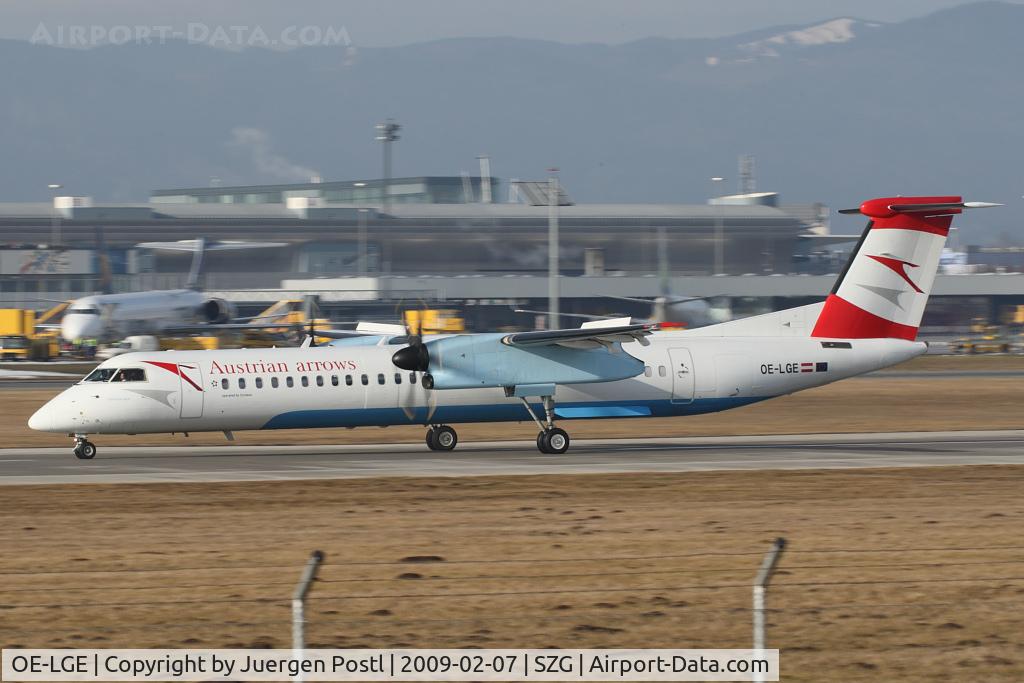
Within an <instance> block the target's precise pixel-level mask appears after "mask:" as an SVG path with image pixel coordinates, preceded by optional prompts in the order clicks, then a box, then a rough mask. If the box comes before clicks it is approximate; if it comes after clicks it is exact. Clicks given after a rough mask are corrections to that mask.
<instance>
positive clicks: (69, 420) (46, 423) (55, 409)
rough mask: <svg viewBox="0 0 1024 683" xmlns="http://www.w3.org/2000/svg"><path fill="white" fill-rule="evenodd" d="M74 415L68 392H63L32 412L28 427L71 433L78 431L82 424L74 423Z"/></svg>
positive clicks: (43, 430)
mask: <svg viewBox="0 0 1024 683" xmlns="http://www.w3.org/2000/svg"><path fill="white" fill-rule="evenodd" d="M69 391H70V390H69ZM76 416H77V411H76V410H75V406H74V405H73V402H72V401H71V399H70V397H69V396H68V392H64V393H62V394H60V395H59V396H55V397H54V398H52V399H50V400H49V401H48V402H47V403H46V404H45V405H43V407H41V408H40V409H39V410H37V411H36V412H35V413H33V414H32V417H30V418H29V419H28V427H29V429H34V430H36V431H37V432H54V433H57V434H71V433H73V432H77V431H80V429H81V426H82V425H80V424H76V419H75V418H76Z"/></svg>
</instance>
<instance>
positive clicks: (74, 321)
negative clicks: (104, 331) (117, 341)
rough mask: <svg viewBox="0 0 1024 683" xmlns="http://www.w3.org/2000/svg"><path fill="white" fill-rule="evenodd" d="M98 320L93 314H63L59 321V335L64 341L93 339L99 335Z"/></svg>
mask: <svg viewBox="0 0 1024 683" xmlns="http://www.w3.org/2000/svg"><path fill="white" fill-rule="evenodd" d="M100 328H101V324H100V320H99V318H98V317H97V316H94V315H79V314H75V313H72V314H71V315H65V316H64V319H63V320H61V323H60V336H61V337H63V338H64V341H67V342H74V341H76V340H79V339H95V338H97V337H99V336H100Z"/></svg>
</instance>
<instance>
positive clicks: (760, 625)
mask: <svg viewBox="0 0 1024 683" xmlns="http://www.w3.org/2000/svg"><path fill="white" fill-rule="evenodd" d="M785 547H786V539H784V538H782V537H781V536H780V537H779V538H776V539H775V543H773V544H772V549H771V550H769V551H768V554H767V555H765V556H764V560H763V561H762V562H761V568H760V569H759V570H758V571H757V576H756V577H754V655H755V656H756V657H761V656H763V655H764V594H765V591H766V590H767V588H768V583H769V582H770V581H771V580H772V574H773V573H774V572H775V567H776V566H777V565H778V564H779V558H780V557H781V556H782V551H783V550H784V549H785ZM754 681H755V683H762V682H763V681H764V677H763V675H762V674H761V673H760V672H757V673H755V675H754Z"/></svg>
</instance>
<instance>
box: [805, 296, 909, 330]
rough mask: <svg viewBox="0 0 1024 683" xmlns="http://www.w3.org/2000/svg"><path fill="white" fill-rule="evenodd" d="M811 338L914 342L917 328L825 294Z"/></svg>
mask: <svg viewBox="0 0 1024 683" xmlns="http://www.w3.org/2000/svg"><path fill="white" fill-rule="evenodd" d="M811 336H812V337H825V338H828V339H906V340H908V341H914V340H915V339H917V328H916V327H911V326H910V325H902V324H900V323H896V322H893V321H891V320H886V319H885V318H882V317H879V316H877V315H875V314H874V313H869V312H868V311H865V310H864V309H863V308H858V307H857V306H854V305H853V304H851V303H850V302H849V301H847V300H846V299H841V298H839V297H838V296H836V295H835V294H829V296H828V299H826V300H825V307H824V308H822V309H821V315H819V316H818V321H817V322H816V323H815V325H814V331H813V332H811Z"/></svg>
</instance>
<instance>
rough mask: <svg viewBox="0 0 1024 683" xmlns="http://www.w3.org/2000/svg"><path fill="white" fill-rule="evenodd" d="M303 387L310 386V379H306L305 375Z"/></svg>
mask: <svg viewBox="0 0 1024 683" xmlns="http://www.w3.org/2000/svg"><path fill="white" fill-rule="evenodd" d="M302 386H304V387H308V386H309V378H308V377H306V376H305V375H303V376H302Z"/></svg>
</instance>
